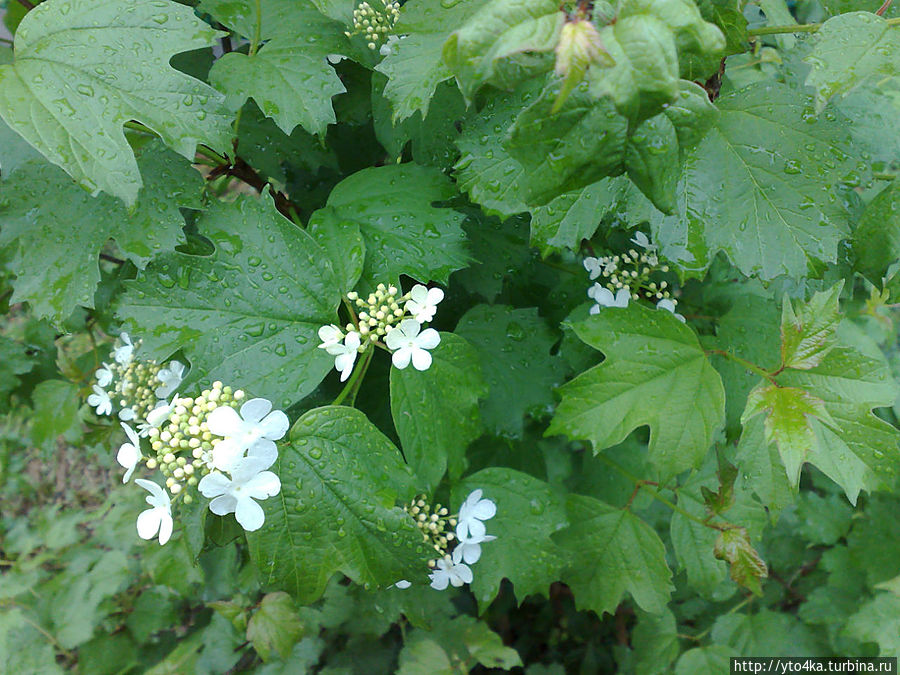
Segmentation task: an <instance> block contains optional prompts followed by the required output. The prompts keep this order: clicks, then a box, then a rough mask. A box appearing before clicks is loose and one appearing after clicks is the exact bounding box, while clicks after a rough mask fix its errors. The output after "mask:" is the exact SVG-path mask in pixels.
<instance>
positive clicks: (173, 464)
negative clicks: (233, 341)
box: [88, 333, 289, 544]
mask: <svg viewBox="0 0 900 675" xmlns="http://www.w3.org/2000/svg"><path fill="white" fill-rule="evenodd" d="M139 344H140V342H139V341H138V342H132V341H131V339H130V337H129V336H128V335H127V334H125V333H123V334H122V335H121V336H120V338H119V344H118V346H117V347H116V348H115V350H114V351H113V353H112V360H113V361H114V362H115V365H113V366H109V365H107V364H104V366H103V368H102V369H100V370H98V371H97V380H98V385H97V386H95V387H94V393H93V394H91V395H90V396H89V397H88V403H90V404H91V405H92V406H94V407H95V408H97V412H98V414H101V415H107V414H110V413H111V412H112V406H113V400H112V399H111V398H110V394H109V392H107V391H106V389H104V387H109V386H110V385H111V384H115V389H114V390H113V391H114V397H115V400H116V401H117V402H118V403H120V405H121V406H122V409H121V411H120V412H119V417H120V418H121V419H122V420H123V421H122V422H121V425H122V428H123V430H124V431H125V435H126V437H127V441H126V442H125V443H123V444H122V445H121V446H120V447H119V450H118V452H117V454H116V461H117V462H118V463H119V464H120V465H121V466H122V467H123V468H124V469H125V475H124V476H123V478H122V482H123V483H127V482H128V481H129V480H131V477H132V475H133V474H134V472H135V470H136V469H137V468H138V465H140V464H141V463H143V464H144V465H145V467H146V468H147V469H149V470H151V471H159V473H160V474H161V478H162V482H163V485H160V484H159V483H158V482H156V481H153V480H147V479H146V478H138V479H136V480H135V483H136V484H137V485H139V486H140V487H142V488H144V489H145V490H147V491H148V492H149V493H150V495H149V496H148V497H147V503H148V504H150V507H151V508H150V509H148V510H146V511H144V512H143V513H141V514H140V516H139V517H138V520H137V530H138V535H139V536H140V537H142V538H143V539H152V538H153V537H157V536H158V538H159V543H160V544H165V543H166V542H167V541H168V540H169V537H171V535H172V529H173V521H172V506H173V504H174V503H175V502H176V501H178V500H181V501H182V502H184V503H185V504H190V503H192V502H193V501H194V498H195V496H196V495H197V494H198V493H199V494H201V495H203V496H204V497H206V498H208V499H210V500H211V501H210V504H209V508H210V510H211V511H212V512H213V513H215V514H217V515H225V514H228V513H234V514H235V518H236V519H237V521H238V523H240V525H241V527H243V528H244V529H245V530H247V531H252V530H257V529H259V528H260V527H262V524H263V521H264V519H265V516H264V514H263V510H262V507H261V506H260V505H259V504H258V503H257V500H263V499H267V498H268V497H272V496H274V495H277V494H278V493H279V492H280V491H281V481H280V480H279V478H278V476H276V475H275V474H274V473H272V472H271V471H269V470H268V469H269V467H271V466H272V464H274V463H275V461H276V460H277V459H278V449H277V447H276V445H275V441H277V440H279V439H281V438H282V437H284V435H285V433H287V430H288V427H289V422H288V418H287V415H285V414H284V413H283V412H281V411H280V410H274V411H273V410H272V404H271V402H270V401H268V400H266V399H264V398H254V399H251V400H248V401H245V398H246V396H245V394H244V392H243V391H242V390H240V389H238V390H237V391H234V390H232V388H231V387H229V386H225V385H223V384H222V383H221V382H218V381H217V382H214V383H213V385H212V387H211V388H209V389H206V390H204V391H203V392H201V393H200V395H199V396H197V397H196V398H191V397H187V396H179V395H178V394H174V395H172V392H174V391H175V389H176V388H177V387H178V386H179V385H180V384H181V382H182V376H183V374H184V369H185V367H184V365H182V364H181V363H179V362H177V361H170V362H169V363H168V364H167V365H166V366H165V367H159V366H157V365H156V364H155V362H153V361H144V362H142V361H138V360H137V359H136V358H135V352H136V350H137V348H138V346H139ZM98 390H99V391H98ZM151 392H152V395H153V399H152V403H153V405H151V402H150V399H149V398H148V393H151ZM169 396H172V398H171V400H169V401H167V400H166V398H167V397H169ZM157 397H159V398H158V399H157ZM238 406H240V412H238V410H237V408H238ZM123 412H125V414H123ZM126 422H132V423H136V424H137V427H138V429H139V432H137V431H135V429H134V428H133V427H132V426H131V425H130V424H128V423H126ZM142 438H147V440H146V441H144V442H145V443H147V444H148V445H149V450H150V452H149V453H148V455H147V456H145V455H144V453H143V452H142V450H141V442H142Z"/></svg>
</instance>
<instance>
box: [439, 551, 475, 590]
mask: <svg viewBox="0 0 900 675" xmlns="http://www.w3.org/2000/svg"><path fill="white" fill-rule="evenodd" d="M428 578H429V579H431V587H432V588H433V589H435V590H436V591H442V590H444V589H445V588H447V585H448V584H452V585H453V586H454V587H455V588H459V587H460V586H462V585H463V584H471V583H472V578H473V577H472V570H471V568H470V567H469V566H468V565H466V564H465V563H458V564H457V563H454V562H453V561H452V560H450V558H441V559H440V560H438V561H437V569H436V570H435V571H434V572H431V573H430V574H429V575H428Z"/></svg>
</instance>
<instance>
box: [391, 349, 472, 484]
mask: <svg viewBox="0 0 900 675" xmlns="http://www.w3.org/2000/svg"><path fill="white" fill-rule="evenodd" d="M432 356H433V359H434V360H433V362H432V364H431V367H430V368H429V369H428V370H425V371H422V372H419V371H418V370H416V369H415V368H405V369H403V370H399V369H397V368H391V415H392V416H393V418H394V426H395V427H396V429H397V435H398V436H399V437H400V445H401V447H402V448H403V454H404V456H405V457H406V461H407V462H408V463H409V465H410V466H411V467H412V469H413V471H414V472H415V474H416V476H417V477H418V479H419V487H420V488H422V489H423V490H424V491H426V492H430V491H431V490H433V489H434V487H435V486H436V485H437V484H438V483H439V482H440V480H441V478H442V477H443V476H444V472H445V471H447V470H449V472H450V477H451V479H452V480H456V479H457V478H459V476H460V474H461V473H462V471H463V469H464V468H465V454H466V448H467V447H468V445H469V443H470V442H471V441H473V440H474V439H476V438H478V436H480V435H481V429H482V427H481V421H480V420H479V415H478V399H479V398H481V397H483V396H484V394H485V390H486V387H485V384H484V380H483V379H482V376H481V367H480V366H479V363H478V354H477V353H476V352H475V350H474V349H473V348H472V346H471V345H470V344H469V343H468V342H466V341H465V340H464V339H462V338H461V337H459V336H458V335H454V334H453V333H441V343H440V344H439V345H438V347H437V349H435V350H434V351H433V352H432Z"/></svg>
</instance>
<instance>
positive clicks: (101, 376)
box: [94, 363, 113, 387]
mask: <svg viewBox="0 0 900 675" xmlns="http://www.w3.org/2000/svg"><path fill="white" fill-rule="evenodd" d="M94 375H95V376H96V378H97V384H99V385H100V386H101V387H108V386H109V383H110V382H112V379H113V374H112V370H110V366H109V364H108V363H104V364H103V367H102V368H100V369H99V370H97V372H96V373H94Z"/></svg>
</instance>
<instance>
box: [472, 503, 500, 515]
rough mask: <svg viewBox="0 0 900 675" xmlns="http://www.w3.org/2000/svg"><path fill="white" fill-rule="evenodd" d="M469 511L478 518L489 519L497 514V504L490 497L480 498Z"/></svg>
mask: <svg viewBox="0 0 900 675" xmlns="http://www.w3.org/2000/svg"><path fill="white" fill-rule="evenodd" d="M471 513H472V517H473V518H478V520H490V519H491V518H493V517H494V516H495V515H497V505H496V504H495V503H494V502H492V501H491V500H490V499H481V500H479V501H478V502H477V503H476V504H475V506H474V507H472V511H471Z"/></svg>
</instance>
